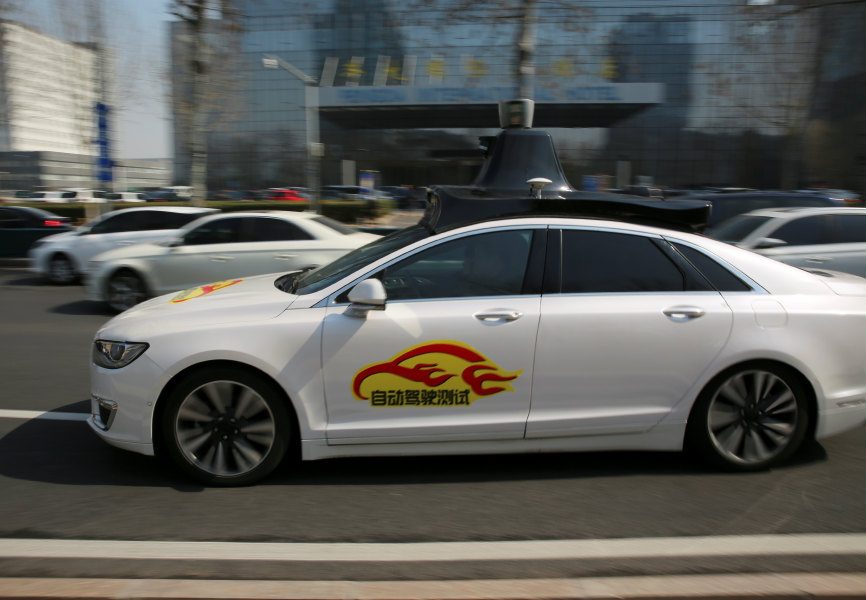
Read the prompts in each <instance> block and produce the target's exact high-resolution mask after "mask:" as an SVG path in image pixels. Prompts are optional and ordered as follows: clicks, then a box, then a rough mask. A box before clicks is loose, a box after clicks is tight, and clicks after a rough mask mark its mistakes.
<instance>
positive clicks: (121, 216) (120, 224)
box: [88, 211, 142, 234]
mask: <svg viewBox="0 0 866 600" xmlns="http://www.w3.org/2000/svg"><path fill="white" fill-rule="evenodd" d="M141 220H142V219H141V218H140V215H139V213H138V212H132V211H131V212H125V211H120V212H117V213H114V214H112V215H109V216H108V217H106V218H104V219H103V220H101V221H99V222H98V223H96V224H95V225H94V226H93V227H91V228H90V231H89V232H88V233H94V234H101V233H120V232H122V231H138V230H139V229H140V227H139V226H140V224H141Z"/></svg>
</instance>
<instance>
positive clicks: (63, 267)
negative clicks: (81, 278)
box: [48, 253, 78, 285]
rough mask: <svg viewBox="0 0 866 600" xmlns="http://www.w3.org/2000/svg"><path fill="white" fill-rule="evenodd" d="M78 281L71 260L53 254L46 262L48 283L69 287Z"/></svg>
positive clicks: (64, 256)
mask: <svg viewBox="0 0 866 600" xmlns="http://www.w3.org/2000/svg"><path fill="white" fill-rule="evenodd" d="M77 280H78V272H76V270H75V265H73V264H72V260H71V259H70V258H69V257H68V256H66V255H65V254H60V253H58V254H55V255H53V256H52V257H51V258H50V259H49V260H48V281H50V282H51V283H54V284H57V285H70V284H72V283H75V282H76V281H77Z"/></svg>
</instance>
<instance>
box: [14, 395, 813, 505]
mask: <svg viewBox="0 0 866 600" xmlns="http://www.w3.org/2000/svg"><path fill="white" fill-rule="evenodd" d="M88 411H89V402H88V401H81V402H76V403H74V404H70V405H67V406H64V407H62V408H59V409H57V410H56V411H54V412H57V413H79V414H82V415H84V414H87V412H88ZM827 458H828V455H827V452H826V450H825V449H824V447H823V446H822V445H821V444H819V443H818V442H814V441H810V442H808V443H806V444H805V445H804V446H803V447H802V448H801V449H800V451H799V452H798V453H797V454H796V455H795V456H794V457H793V458H792V459H790V460H789V461H787V462H786V463H785V464H784V465H782V466H780V467H777V468H776V469H775V470H776V471H782V470H789V469H796V468H799V467H803V466H808V465H811V464H815V463H820V462H824V461H826V460H827ZM702 474H707V475H726V473H721V472H715V471H713V470H712V469H709V468H707V467H706V466H705V465H703V464H702V463H699V462H698V461H696V460H694V459H692V458H691V457H689V456H687V455H686V454H684V453H679V452H631V451H627V452H624V451H617V452H569V453H532V454H503V455H455V456H411V457H410V456H405V457H374V458H339V459H329V460H322V461H313V462H306V463H300V464H298V463H297V461H292V460H287V461H286V462H285V463H284V464H283V465H282V466H281V467H280V468H278V469H277V471H276V472H275V473H273V474H272V475H271V476H269V477H268V478H266V479H265V480H263V481H262V482H260V484H259V485H268V486H275V485H282V486H295V485H302V486H307V485H324V486H329V485H340V486H345V485H364V486H368V485H392V484H419V483H422V484H430V483H477V482H493V481H523V480H525V481H538V480H552V479H573V478H587V479H589V478H602V477H624V476H633V475H642V476H650V477H652V476H659V477H668V476H671V475H702ZM733 475H735V476H739V474H733ZM0 476H4V477H11V478H15V479H22V480H29V481H42V482H45V483H54V484H62V485H63V484H65V485H76V486H80V485H111V486H129V487H137V486H147V487H168V488H174V489H175V490H177V491H182V492H199V491H201V490H202V489H203V488H202V486H200V485H198V484H196V483H194V482H192V481H190V480H189V479H188V478H186V477H185V476H184V475H182V474H181V473H180V472H178V471H177V470H176V469H175V468H173V466H172V465H170V464H168V463H167V462H166V461H164V460H162V459H160V458H155V457H150V456H143V455H140V454H136V453H134V452H127V451H124V450H119V449H117V448H114V447H112V446H109V445H108V444H106V443H105V442H103V441H102V440H100V439H99V438H98V437H97V436H96V435H95V434H94V433H93V432H92V431H90V428H89V427H88V426H87V425H86V424H85V423H84V422H83V421H80V420H76V421H63V420H50V419H32V420H29V421H25V422H23V423H22V424H21V425H20V426H18V427H15V428H14V429H12V430H11V431H10V432H9V433H7V434H6V435H5V436H3V437H2V438H0Z"/></svg>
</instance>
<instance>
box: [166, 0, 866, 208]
mask: <svg viewBox="0 0 866 600" xmlns="http://www.w3.org/2000/svg"><path fill="white" fill-rule="evenodd" d="M235 5H236V6H237V7H238V8H239V12H240V15H241V18H240V20H239V27H238V28H236V30H235V31H234V33H233V34H232V35H233V36H234V38H233V39H232V41H231V42H229V41H227V38H220V37H219V36H221V35H225V32H220V30H219V29H218V28H212V31H213V33H212V34H211V36H212V37H211V38H210V43H211V45H212V47H213V48H214V50H213V51H212V55H213V54H214V53H216V52H218V51H219V52H221V54H219V56H218V60H216V61H214V62H213V64H212V67H213V74H214V81H216V82H219V83H218V85H216V86H215V87H213V88H212V89H211V91H210V92H209V93H210V94H211V98H210V105H211V107H212V109H211V115H210V116H211V118H210V120H209V123H210V125H209V126H208V129H207V135H208V140H209V143H208V165H209V169H208V172H209V176H208V187H209V188H210V189H220V188H256V187H267V186H275V185H303V184H304V182H305V169H304V167H305V163H306V157H307V146H306V141H307V126H308V125H307V119H306V111H305V108H306V107H307V103H308V101H309V98H310V96H308V95H307V94H305V89H304V84H303V83H302V82H301V81H300V80H299V79H297V78H296V77H294V76H292V75H291V74H290V73H288V72H287V71H286V70H285V69H276V70H270V69H265V68H264V67H263V64H262V58H263V57H264V56H265V55H272V56H275V57H278V58H279V59H280V60H282V61H285V62H286V63H289V64H291V65H293V66H294V67H296V68H297V69H300V71H302V72H304V73H305V74H308V75H311V76H313V77H314V78H315V79H316V82H317V86H316V87H317V90H316V96H317V106H318V108H319V110H318V115H319V129H320V138H321V142H323V144H324V156H323V157H322V159H321V160H322V175H323V176H322V179H323V183H349V181H346V179H353V178H354V177H355V175H356V174H357V173H360V172H361V171H376V172H378V174H379V182H380V183H381V184H389V185H394V184H398V185H399V184H414V185H425V184H428V183H467V182H468V181H471V179H472V177H473V176H474V174H475V171H476V168H477V166H478V165H479V164H480V155H479V154H478V153H477V151H476V140H477V137H478V136H479V135H489V134H491V133H494V132H495V124H494V119H495V114H496V113H495V108H494V107H495V101H496V100H498V99H502V98H510V97H514V96H515V95H516V87H517V78H516V76H515V72H516V68H515V67H516V59H517V49H516V48H517V36H518V34H519V23H520V18H519V17H520V14H519V10H518V7H519V6H520V5H521V3H519V2H510V1H507V0H498V1H484V0H477V1H475V2H466V1H464V0H437V1H435V2H428V1H420V0H403V1H401V2H396V1H391V0H353V1H347V0H326V1H322V2H315V3H311V2H306V1H302V0H244V1H241V0H238V1H237V2H236V3H235ZM536 6H537V26H536V35H535V42H536V47H535V54H534V63H535V71H536V73H535V78H534V84H535V94H534V96H535V100H536V102H537V103H538V105H537V108H536V124H537V126H543V127H545V128H547V129H550V130H551V131H552V133H553V135H554V138H555V140H556V144H557V148H558V151H559V154H560V158H561V159H562V160H563V162H564V166H565V168H566V172H567V174H568V176H569V179H570V180H571V182H572V184H575V185H578V186H579V185H580V184H581V182H582V181H584V180H585V176H595V175H600V174H601V175H608V176H610V179H611V180H612V181H617V180H618V181H619V182H620V184H624V183H634V182H636V181H637V180H642V181H652V182H653V183H655V184H657V185H663V186H669V187H686V186H697V185H702V184H703V185H706V184H711V185H740V186H753V187H765V188H793V187H799V186H805V185H811V184H821V185H827V186H830V187H839V188H848V189H854V190H855V191H859V192H861V193H863V192H864V187H866V183H864V181H866V175H864V170H866V169H864V147H866V137H864V129H866V125H864V111H866V42H864V39H866V38H864V36H863V35H862V32H863V31H864V29H866V28H864V26H866V4H864V3H859V4H844V5H838V6H837V5H833V3H828V6H820V3H815V2H800V1H799V0H791V1H784V0H780V1H778V2H775V3H767V2H744V1H743V0H700V1H699V0H652V1H650V0H631V1H630V2H628V3H612V2H606V1H599V0H575V1H573V2H566V1H557V2H553V1H550V2H548V1H544V0H539V1H538V2H536ZM185 27H186V26H185V24H183V23H181V22H175V23H172V25H171V28H172V39H173V41H172V49H173V61H172V62H173V69H174V77H173V84H174V85H173V90H174V99H173V101H174V125H175V158H176V162H175V173H174V179H175V183H179V184H183V183H187V182H188V172H189V153H190V151H189V144H188V137H187V133H186V132H187V131H188V121H189V119H188V118H187V117H186V116H185V112H184V111H185V108H184V107H185V106H188V100H189V98H188V89H189V87H188V85H189V80H190V70H189V65H188V62H189V61H188V60H187V59H188V56H189V47H188V43H189V39H190V38H189V36H188V35H187V32H186V29H185ZM226 49H233V51H232V52H230V53H227V52H226ZM307 91H309V90H307ZM479 107H489V112H487V111H486V109H485V111H478V108H479ZM484 114H489V115H490V120H487V119H485V118H484V117H483V115H484ZM539 121H541V122H539ZM545 121H546V123H545ZM586 180H587V181H589V180H595V179H594V178H592V177H587V178H586ZM596 181H597V180H596Z"/></svg>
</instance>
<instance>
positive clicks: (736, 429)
mask: <svg viewBox="0 0 866 600" xmlns="http://www.w3.org/2000/svg"><path fill="white" fill-rule="evenodd" d="M807 402H808V393H807V390H806V387H805V386H804V385H803V383H802V382H801V380H800V379H799V378H798V377H797V376H796V374H795V373H794V372H793V371H791V370H790V369H788V368H786V367H783V366H781V365H775V364H769V363H766V364H764V363H762V364H749V365H741V366H738V367H734V368H732V369H729V370H727V371H725V372H723V373H721V374H720V375H718V376H717V377H716V378H715V379H713V380H712V381H711V382H710V383H709V384H708V385H707V387H706V388H704V390H703V391H702V392H701V394H700V396H698V400H697V402H696V403H695V406H694V408H693V409H692V415H691V416H690V418H689V424H688V428H687V431H686V442H687V445H689V446H691V448H693V449H694V450H695V451H697V452H698V453H699V454H701V455H702V456H703V457H704V458H705V459H707V460H708V461H709V462H711V463H713V464H715V465H717V466H719V467H722V468H725V469H728V470H733V471H757V470H760V469H766V468H768V467H771V466H773V465H776V464H779V463H780V462H782V461H784V460H785V459H787V458H788V457H790V456H791V455H792V454H793V453H794V452H795V451H796V450H797V448H799V446H800V444H801V443H802V442H803V438H804V437H805V435H806V429H807V427H808V420H809V412H808V409H807Z"/></svg>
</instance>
